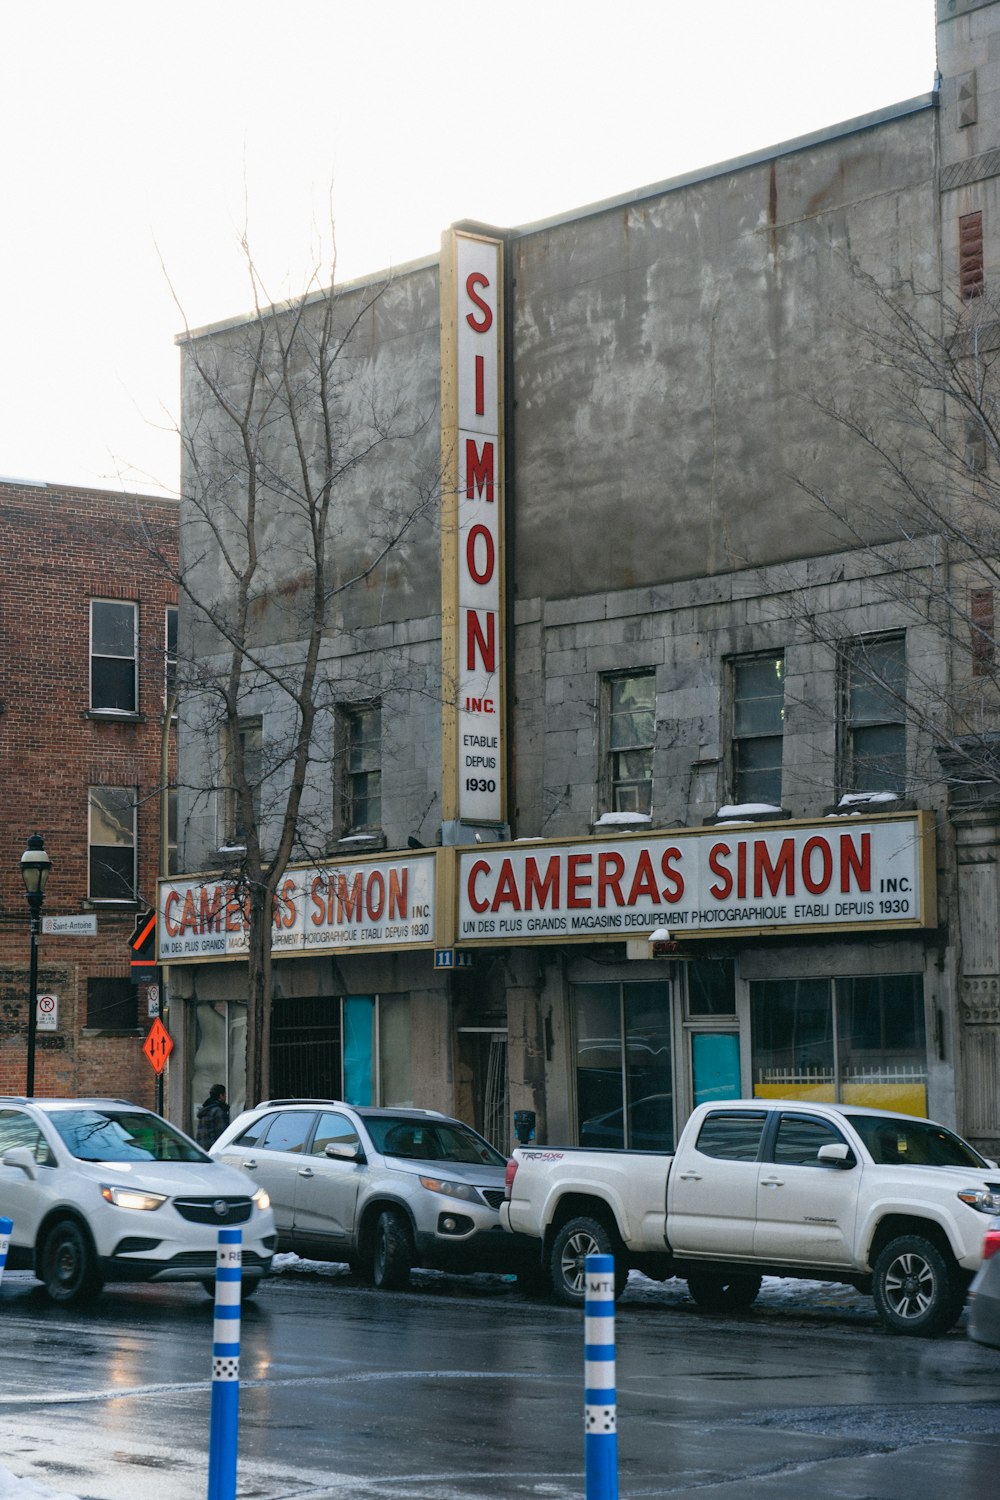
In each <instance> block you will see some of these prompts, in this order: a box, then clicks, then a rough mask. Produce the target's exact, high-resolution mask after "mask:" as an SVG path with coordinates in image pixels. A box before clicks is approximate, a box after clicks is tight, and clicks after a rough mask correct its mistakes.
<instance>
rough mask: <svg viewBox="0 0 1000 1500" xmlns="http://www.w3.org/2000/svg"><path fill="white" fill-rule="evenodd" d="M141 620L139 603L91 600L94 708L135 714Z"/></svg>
mask: <svg viewBox="0 0 1000 1500" xmlns="http://www.w3.org/2000/svg"><path fill="white" fill-rule="evenodd" d="M138 621H139V606H138V605H137V604H132V603H128V602H123V601H122V600H119V599H91V601H90V707H91V709H92V710H94V711H95V712H98V713H132V714H134V713H135V712H136V710H137V708H138V697H137V687H136V680H137V674H136V662H137V653H136V641H137V629H138Z"/></svg>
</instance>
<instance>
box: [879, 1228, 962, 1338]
mask: <svg viewBox="0 0 1000 1500" xmlns="http://www.w3.org/2000/svg"><path fill="white" fill-rule="evenodd" d="M872 1294H873V1296H874V1298H875V1309H876V1311H877V1313H878V1315H879V1318H880V1319H881V1321H882V1322H883V1323H884V1324H885V1326H886V1328H888V1329H889V1330H890V1331H891V1332H892V1333H907V1334H917V1335H922V1336H923V1337H925V1338H932V1337H934V1335H935V1334H939V1333H946V1332H947V1330H948V1329H949V1328H951V1327H952V1326H953V1325H954V1323H956V1322H957V1320H958V1316H959V1314H960V1312H961V1311H962V1305H963V1303H964V1301H965V1287H964V1285H963V1283H962V1280H961V1277H960V1275H959V1273H958V1271H957V1268H956V1267H955V1266H954V1264H953V1263H952V1262H951V1260H950V1257H946V1256H945V1255H944V1254H943V1253H942V1252H941V1251H940V1250H939V1249H938V1248H937V1246H936V1245H934V1244H932V1243H931V1241H930V1240H925V1239H924V1238H923V1236H922V1235H916V1234H904V1235H900V1237H899V1238H898V1239H895V1240H890V1242H889V1244H888V1245H886V1247H885V1249H884V1250H883V1251H882V1253H881V1254H880V1255H879V1257H878V1259H877V1260H876V1262H875V1274H874V1278H873V1284H872Z"/></svg>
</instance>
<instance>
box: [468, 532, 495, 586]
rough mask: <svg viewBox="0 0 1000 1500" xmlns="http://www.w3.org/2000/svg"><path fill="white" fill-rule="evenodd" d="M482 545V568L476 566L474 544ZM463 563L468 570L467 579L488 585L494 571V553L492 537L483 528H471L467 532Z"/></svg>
mask: <svg viewBox="0 0 1000 1500" xmlns="http://www.w3.org/2000/svg"><path fill="white" fill-rule="evenodd" d="M477 542H482V544H483V553H484V556H483V566H482V567H481V568H480V567H478V566H477V564H476V543H477ZM465 563H466V566H467V568H468V570H469V577H470V578H471V579H472V581H473V583H489V581H490V579H491V578H492V577H493V573H494V571H495V569H496V551H495V549H494V546H493V537H492V534H491V533H490V531H489V530H488V528H487V527H485V526H473V528H472V530H471V531H470V532H469V538H468V541H467V542H466V544H465Z"/></svg>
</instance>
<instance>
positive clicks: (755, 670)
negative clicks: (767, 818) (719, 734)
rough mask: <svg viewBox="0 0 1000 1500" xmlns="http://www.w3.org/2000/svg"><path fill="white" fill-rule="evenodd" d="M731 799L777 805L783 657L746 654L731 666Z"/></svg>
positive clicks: (782, 715)
mask: <svg viewBox="0 0 1000 1500" xmlns="http://www.w3.org/2000/svg"><path fill="white" fill-rule="evenodd" d="M731 671H732V695H733V751H732V777H733V798H734V800H735V801H736V802H739V803H745V802H760V803H765V804H769V805H771V806H772V807H780V805H781V761H782V749H783V739H784V730H785V658H784V655H783V654H782V653H781V652H775V653H774V654H772V655H770V656H747V657H742V658H739V659H738V660H736V661H734V662H733V663H732V664H731Z"/></svg>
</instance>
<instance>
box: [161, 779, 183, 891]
mask: <svg viewBox="0 0 1000 1500" xmlns="http://www.w3.org/2000/svg"><path fill="white" fill-rule="evenodd" d="M179 870H180V864H179V862H178V858H177V788H176V787H175V786H172V787H170V788H169V789H168V791H167V868H166V871H165V872H162V871H161V873H166V874H167V875H176V874H177V873H178V872H179Z"/></svg>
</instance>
